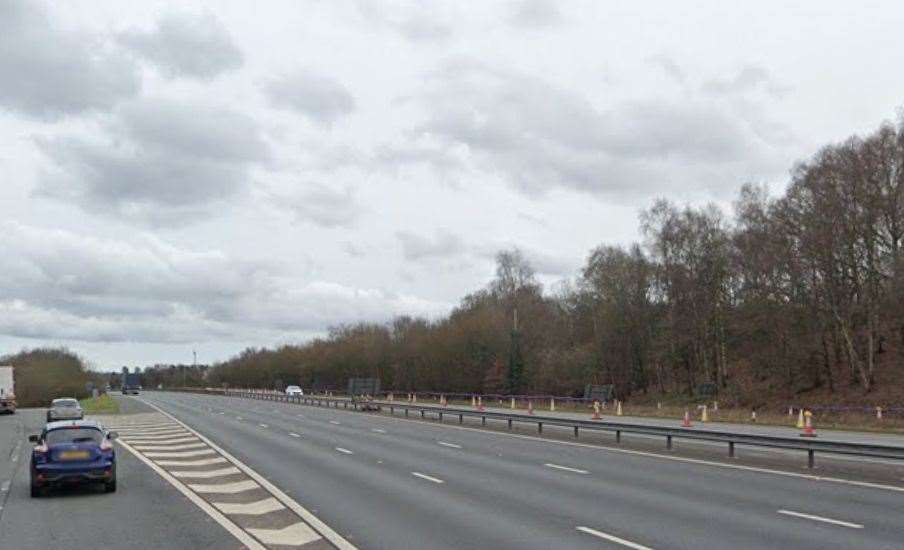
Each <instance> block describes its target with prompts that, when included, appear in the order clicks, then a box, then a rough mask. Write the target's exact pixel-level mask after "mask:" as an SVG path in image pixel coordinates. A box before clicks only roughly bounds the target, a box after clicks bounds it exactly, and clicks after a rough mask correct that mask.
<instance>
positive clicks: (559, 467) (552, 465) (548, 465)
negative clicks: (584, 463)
mask: <svg viewBox="0 0 904 550" xmlns="http://www.w3.org/2000/svg"><path fill="white" fill-rule="evenodd" d="M544 466H546V467H547V468H555V469H556V470H564V471H566V472H574V473H576V474H589V473H590V472H588V471H587V470H578V469H577V468H569V467H568V466H559V465H558V464H549V463H546V464H544Z"/></svg>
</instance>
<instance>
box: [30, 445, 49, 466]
mask: <svg viewBox="0 0 904 550" xmlns="http://www.w3.org/2000/svg"><path fill="white" fill-rule="evenodd" d="M49 451H50V450H49V449H48V448H47V445H46V444H44V443H42V444H41V445H37V446H35V448H34V450H33V456H34V458H35V461H36V462H41V463H43V462H46V461H47V453H48V452H49Z"/></svg>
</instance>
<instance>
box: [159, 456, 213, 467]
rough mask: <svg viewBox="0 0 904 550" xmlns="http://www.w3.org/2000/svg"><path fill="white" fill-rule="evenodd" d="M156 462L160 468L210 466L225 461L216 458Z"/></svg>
mask: <svg viewBox="0 0 904 550" xmlns="http://www.w3.org/2000/svg"><path fill="white" fill-rule="evenodd" d="M156 462H157V464H159V465H161V466H210V465H212V464H223V463H225V462H226V459H225V458H223V457H221V456H218V457H216V458H202V459H201V460H157V461H156Z"/></svg>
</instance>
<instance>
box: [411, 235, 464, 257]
mask: <svg viewBox="0 0 904 550" xmlns="http://www.w3.org/2000/svg"><path fill="white" fill-rule="evenodd" d="M396 238H397V239H398V240H399V243H401V245H402V255H403V256H404V257H405V259H406V260H409V261H415V262H417V261H422V260H443V259H450V258H454V257H457V256H460V255H462V254H464V253H465V252H466V248H465V245H464V243H463V242H462V240H461V238H460V237H458V236H457V235H454V234H452V233H450V232H449V231H446V230H443V229H440V230H437V231H436V233H435V235H434V236H433V238H430V237H425V236H423V235H418V234H417V233H413V232H411V231H399V232H397V233H396Z"/></svg>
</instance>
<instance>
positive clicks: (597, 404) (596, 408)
mask: <svg viewBox="0 0 904 550" xmlns="http://www.w3.org/2000/svg"><path fill="white" fill-rule="evenodd" d="M602 419H603V417H602V416H600V402H599V401H594V402H593V416H591V417H590V420H602Z"/></svg>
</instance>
